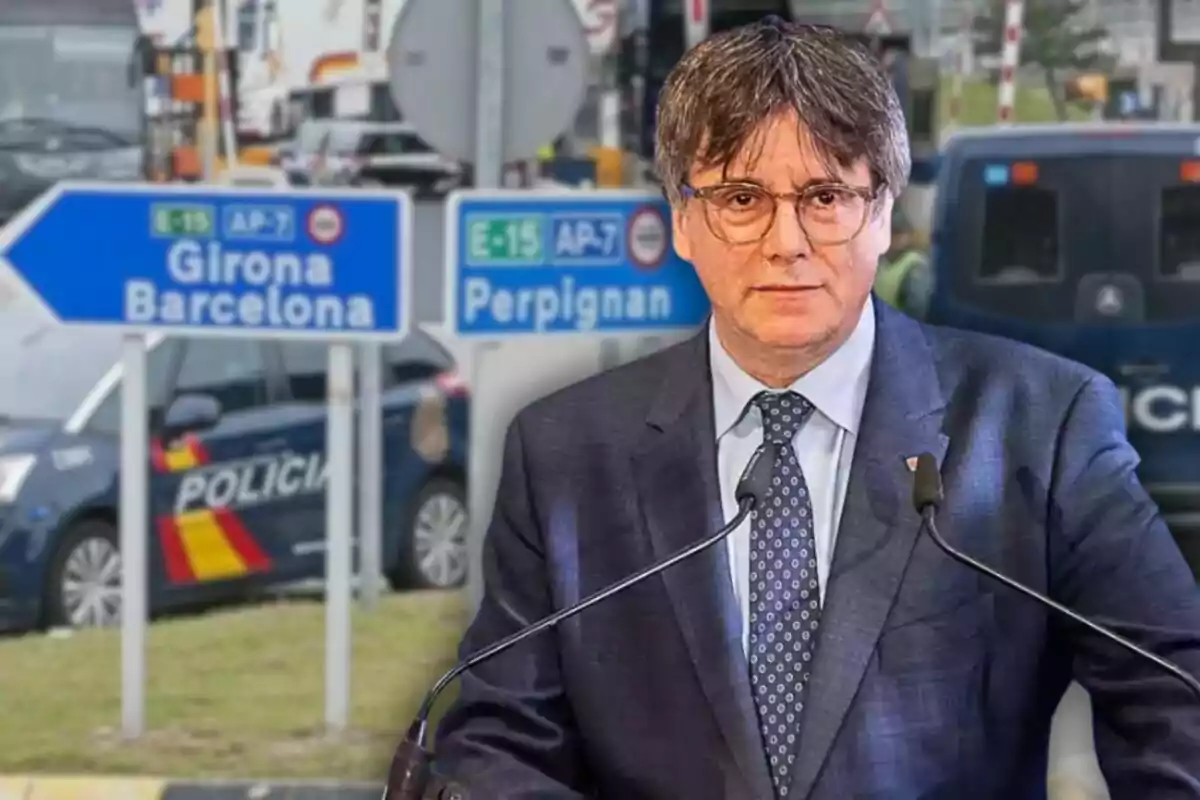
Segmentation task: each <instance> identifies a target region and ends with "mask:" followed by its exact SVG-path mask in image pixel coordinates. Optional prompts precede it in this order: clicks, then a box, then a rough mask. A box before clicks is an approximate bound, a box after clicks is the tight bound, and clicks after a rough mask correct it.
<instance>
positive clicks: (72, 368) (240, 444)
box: [0, 297, 469, 629]
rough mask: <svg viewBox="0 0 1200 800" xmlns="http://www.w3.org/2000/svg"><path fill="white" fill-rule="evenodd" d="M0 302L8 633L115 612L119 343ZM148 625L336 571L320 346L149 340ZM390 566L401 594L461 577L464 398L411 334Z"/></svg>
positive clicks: (0, 504)
mask: <svg viewBox="0 0 1200 800" xmlns="http://www.w3.org/2000/svg"><path fill="white" fill-rule="evenodd" d="M23 302H24V301H16V300H14V299H12V298H11V297H10V298H3V297H0V386H2V387H4V389H3V390H0V627H5V628H17V629H28V628H30V627H35V626H39V625H47V626H60V625H65V626H76V627H90V626H101V625H109V624H112V623H114V622H116V621H117V620H118V619H119V613H120V553H119V550H118V536H117V514H118V464H119V457H118V452H119V449H118V442H119V431H120V416H121V415H120V409H121V403H120V394H121V391H120V388H121V387H120V380H121V376H120V367H119V363H118V359H119V351H120V334H119V333H118V332H115V331H114V332H112V333H106V332H100V333H97V332H94V331H87V332H80V331H78V330H77V329H70V328H65V327H62V326H59V325H56V324H54V323H52V322H47V321H46V320H45V317H44V315H43V314H41V313H39V312H37V311H36V310H35V309H32V308H30V307H28V306H27V305H23ZM149 346H150V348H149V353H148V357H147V358H148V392H149V399H150V406H151V408H150V420H149V424H150V426H151V427H150V432H151V433H150V436H151V442H152V447H151V452H150V453H148V454H147V455H148V458H149V459H150V465H151V468H150V487H149V494H150V509H149V511H150V526H149V530H150V545H149V563H150V569H149V585H150V605H151V611H152V612H158V611H162V610H166V609H169V608H172V607H177V606H183V605H188V606H195V605H197V604H200V605H204V604H208V603H212V602H214V601H217V600H221V599H226V598H231V597H238V596H242V595H245V594H246V593H248V592H249V591H251V590H255V589H259V588H262V587H264V586H265V585H267V584H278V583H291V582H297V581H303V580H306V579H311V578H316V577H320V576H321V575H322V574H323V572H324V535H325V531H324V503H325V497H324V486H325V482H326V478H327V475H326V464H327V462H326V453H325V416H326V409H325V370H326V361H327V350H326V348H325V346H324V345H321V344H318V343H308V342H261V341H242V340H236V339H214V338H205V339H201V338H195V339H192V338H174V337H172V338H162V337H159V338H152V339H151V340H150V342H149ZM383 351H384V353H383V359H384V395H383V434H384V444H383V452H384V475H383V482H384V486H383V491H382V497H383V498H384V508H383V521H384V524H383V538H384V542H383V564H384V568H385V571H386V574H387V575H388V577H389V579H390V580H391V583H392V584H393V585H394V586H395V587H397V588H400V587H435V588H436V587H452V586H456V585H459V584H461V583H462V582H463V580H464V577H465V574H466V547H465V536H466V532H467V527H466V501H465V497H464V475H465V470H464V465H465V463H466V461H465V459H466V447H467V405H468V402H469V398H468V396H467V393H466V391H465V387H464V385H463V383H462V382H460V381H459V380H458V379H457V378H456V373H455V371H454V360H453V358H452V357H451V355H450V354H449V353H448V352H447V351H446V350H445V349H444V348H443V347H442V346H441V345H440V344H438V343H437V342H436V341H435V340H434V339H432V338H431V337H429V336H428V335H426V334H424V333H419V332H415V333H413V334H412V335H410V336H409V337H407V338H406V339H404V340H402V341H399V342H397V343H395V344H389V345H387V346H385V347H384V348H383Z"/></svg>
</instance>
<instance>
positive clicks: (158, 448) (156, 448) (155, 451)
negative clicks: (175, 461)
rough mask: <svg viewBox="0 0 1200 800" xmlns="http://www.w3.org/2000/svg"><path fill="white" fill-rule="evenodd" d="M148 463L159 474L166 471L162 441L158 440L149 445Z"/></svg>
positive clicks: (165, 458)
mask: <svg viewBox="0 0 1200 800" xmlns="http://www.w3.org/2000/svg"><path fill="white" fill-rule="evenodd" d="M150 463H151V464H153V465H154V469H155V470H157V471H159V472H166V471H167V454H166V453H164V452H163V446H162V441H160V440H158V439H155V440H154V441H152V442H151V443H150Z"/></svg>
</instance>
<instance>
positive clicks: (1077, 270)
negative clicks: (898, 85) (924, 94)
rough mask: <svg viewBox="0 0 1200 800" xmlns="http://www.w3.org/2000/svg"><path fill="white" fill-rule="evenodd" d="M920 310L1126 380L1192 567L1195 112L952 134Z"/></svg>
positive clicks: (1139, 432)
mask: <svg viewBox="0 0 1200 800" xmlns="http://www.w3.org/2000/svg"><path fill="white" fill-rule="evenodd" d="M931 263H932V267H931V269H932V274H924V275H922V274H914V276H913V280H914V281H919V282H921V283H922V284H923V285H924V286H925V287H926V288H925V289H924V290H922V291H917V292H913V293H912V294H925V295H926V301H927V309H928V313H927V314H926V315H925V316H926V318H927V319H928V320H929V321H931V322H935V323H941V324H946V325H952V326H955V327H961V328H972V329H976V330H983V331H986V332H990V333H995V334H998V335H1002V336H1007V337H1009V338H1012V339H1018V340H1023V341H1027V342H1030V343H1032V344H1034V345H1037V346H1039V347H1042V348H1044V349H1047V350H1050V351H1053V352H1057V353H1060V354H1062V355H1065V356H1067V357H1069V358H1072V359H1074V360H1076V361H1080V362H1082V363H1085V364H1088V365H1090V366H1092V367H1093V368H1095V369H1098V370H1100V371H1101V372H1104V373H1105V374H1107V375H1108V376H1109V377H1110V378H1112V380H1113V381H1114V382H1115V383H1116V384H1117V386H1118V387H1120V388H1121V391H1122V393H1123V395H1124V397H1125V401H1126V407H1127V412H1128V427H1129V438H1130V441H1131V442H1132V443H1133V445H1134V446H1135V447H1136V448H1137V450H1138V451H1139V454H1140V455H1141V457H1142V464H1141V467H1140V469H1139V474H1140V477H1141V478H1142V480H1143V482H1144V483H1145V484H1146V485H1147V487H1148V489H1149V490H1150V491H1151V493H1152V494H1153V495H1154V497H1155V499H1156V500H1157V502H1158V503H1159V505H1160V507H1161V508H1162V510H1163V513H1164V516H1165V517H1166V520H1167V522H1168V523H1169V525H1170V526H1171V529H1172V531H1173V532H1174V533H1175V535H1176V537H1177V539H1178V540H1179V543H1180V545H1181V547H1182V549H1183V550H1184V553H1185V554H1186V555H1187V556H1188V558H1189V561H1190V562H1191V563H1192V565H1193V567H1194V568H1195V569H1196V570H1197V571H1198V572H1200V347H1197V344H1196V343H1197V342H1198V341H1200V125H1195V124H1163V123H1152V124H1142V123H1116V124H1102V123H1093V124H1077V125H1050V126H1041V125H1018V126H1012V127H1008V128H991V129H980V130H976V131H964V132H962V133H960V134H958V135H956V136H954V137H953V138H951V139H950V140H949V142H948V143H947V145H946V149H945V152H944V153H943V157H942V161H941V168H940V171H939V175H938V184H937V200H936V202H935V210H934V232H933V251H932V261H931Z"/></svg>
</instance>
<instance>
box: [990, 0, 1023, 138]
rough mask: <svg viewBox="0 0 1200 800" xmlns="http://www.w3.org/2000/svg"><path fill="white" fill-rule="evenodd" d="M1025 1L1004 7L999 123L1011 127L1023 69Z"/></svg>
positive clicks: (1009, 1) (1010, 2) (1010, 1)
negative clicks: (1018, 81)
mask: <svg viewBox="0 0 1200 800" xmlns="http://www.w3.org/2000/svg"><path fill="white" fill-rule="evenodd" d="M1024 13H1025V2H1024V0H1007V2H1006V4H1005V7H1004V39H1003V41H1004V44H1003V46H1002V48H1001V50H1000V87H999V91H998V100H999V108H998V109H997V118H998V119H997V122H998V123H999V124H1001V125H1011V124H1012V122H1013V118H1014V117H1015V115H1016V112H1015V110H1014V108H1013V106H1014V104H1015V103H1016V99H1017V70H1019V69H1020V67H1021V36H1022V34H1023V32H1024V25H1023V17H1024Z"/></svg>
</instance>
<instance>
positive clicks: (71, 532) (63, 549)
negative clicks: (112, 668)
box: [45, 520, 121, 628]
mask: <svg viewBox="0 0 1200 800" xmlns="http://www.w3.org/2000/svg"><path fill="white" fill-rule="evenodd" d="M45 602H46V615H45V616H46V622H47V624H48V625H49V626H50V627H63V626H66V627H72V628H100V627H110V626H114V625H117V624H119V623H120V621H121V551H120V549H119V548H118V546H117V532H116V530H115V529H114V528H113V526H112V525H109V524H108V523H107V522H104V521H102V520H84V521H82V522H79V523H76V524H75V525H73V526H71V528H69V529H68V530H67V532H66V534H65V535H64V536H63V540H62V542H61V543H60V544H59V546H58V549H57V550H56V551H55V554H54V560H53V561H51V563H50V572H49V574H48V575H47V579H46V598H45Z"/></svg>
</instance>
